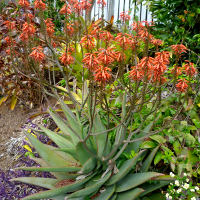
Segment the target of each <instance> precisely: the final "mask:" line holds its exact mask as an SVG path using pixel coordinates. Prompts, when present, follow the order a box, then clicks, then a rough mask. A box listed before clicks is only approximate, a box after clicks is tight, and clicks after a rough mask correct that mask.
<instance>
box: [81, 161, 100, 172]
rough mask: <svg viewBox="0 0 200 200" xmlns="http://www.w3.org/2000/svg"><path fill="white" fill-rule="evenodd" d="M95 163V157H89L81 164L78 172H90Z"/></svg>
mask: <svg viewBox="0 0 200 200" xmlns="http://www.w3.org/2000/svg"><path fill="white" fill-rule="evenodd" d="M96 164H97V160H96V158H89V159H88V160H87V161H86V162H85V164H84V165H83V167H82V168H81V171H80V173H81V174H88V173H90V172H91V171H92V170H93V169H94V168H95V167H96Z"/></svg>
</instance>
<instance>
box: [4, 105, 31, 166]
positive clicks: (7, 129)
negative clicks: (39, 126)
mask: <svg viewBox="0 0 200 200" xmlns="http://www.w3.org/2000/svg"><path fill="white" fill-rule="evenodd" d="M30 112H31V110H24V109H22V108H20V107H19V106H18V107H16V108H15V109H14V110H13V111H11V110H10V108H9V106H8V105H5V104H3V105H1V106H0V168H1V169H2V170H6V169H8V168H10V167H11V166H12V159H10V158H9V156H8V155H7V148H8V147H7V146H8V143H9V141H10V140H11V138H13V137H14V138H16V137H20V134H21V132H20V127H21V126H22V125H23V124H24V123H25V122H26V121H27V119H28V117H29V116H30Z"/></svg>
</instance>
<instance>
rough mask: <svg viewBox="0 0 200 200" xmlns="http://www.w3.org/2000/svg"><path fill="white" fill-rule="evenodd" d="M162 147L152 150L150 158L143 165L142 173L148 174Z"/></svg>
mask: <svg viewBox="0 0 200 200" xmlns="http://www.w3.org/2000/svg"><path fill="white" fill-rule="evenodd" d="M159 147H160V146H157V147H156V148H154V149H153V150H152V152H151V153H150V154H149V156H148V157H147V158H146V160H145V162H144V163H143V164H142V167H141V170H140V171H141V172H147V171H148V170H149V167H150V165H151V163H152V161H153V158H154V156H155V155H156V152H157V151H158V149H159Z"/></svg>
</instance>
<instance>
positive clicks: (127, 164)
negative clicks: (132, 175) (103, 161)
mask: <svg viewBox="0 0 200 200" xmlns="http://www.w3.org/2000/svg"><path fill="white" fill-rule="evenodd" d="M143 152H144V151H141V152H139V153H138V154H137V155H136V156H135V157H134V158H132V159H130V160H127V161H125V162H124V164H123V165H122V166H121V168H120V169H119V172H118V173H117V174H115V175H113V176H112V177H111V178H110V180H109V181H108V182H107V185H112V184H115V183H117V182H118V181H120V180H121V179H122V178H124V177H125V176H126V175H127V174H128V173H129V172H130V170H131V169H132V168H133V167H134V166H135V165H136V163H137V160H138V158H139V157H140V156H141V155H142V153H143Z"/></svg>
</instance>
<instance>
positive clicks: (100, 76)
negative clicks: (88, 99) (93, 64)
mask: <svg viewBox="0 0 200 200" xmlns="http://www.w3.org/2000/svg"><path fill="white" fill-rule="evenodd" d="M109 71H111V69H110V68H108V67H104V66H102V65H100V66H98V68H97V69H96V70H95V74H94V80H95V81H97V82H99V83H101V84H102V85H105V83H106V82H108V81H109V80H110V78H111V74H110V73H109Z"/></svg>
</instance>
